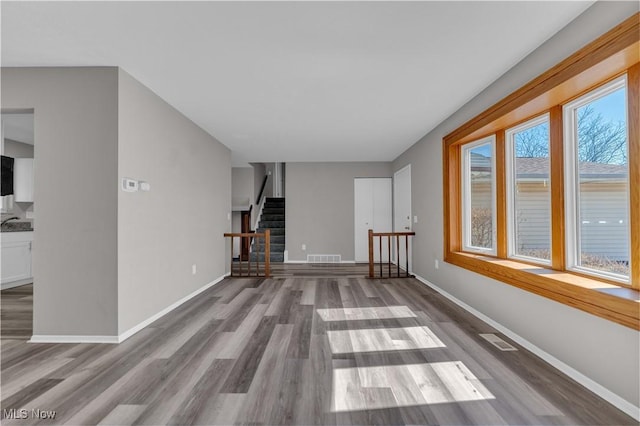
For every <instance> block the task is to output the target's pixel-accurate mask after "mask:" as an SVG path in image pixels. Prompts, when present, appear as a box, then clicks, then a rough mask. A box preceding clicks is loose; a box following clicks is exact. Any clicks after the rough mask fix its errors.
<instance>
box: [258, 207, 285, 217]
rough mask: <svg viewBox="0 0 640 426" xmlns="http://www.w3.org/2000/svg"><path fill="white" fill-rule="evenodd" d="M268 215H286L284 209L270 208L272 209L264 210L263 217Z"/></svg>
mask: <svg viewBox="0 0 640 426" xmlns="http://www.w3.org/2000/svg"><path fill="white" fill-rule="evenodd" d="M266 214H281V215H284V209H280V208H270V209H267V208H265V209H263V210H262V215H263V216H264V215H266Z"/></svg>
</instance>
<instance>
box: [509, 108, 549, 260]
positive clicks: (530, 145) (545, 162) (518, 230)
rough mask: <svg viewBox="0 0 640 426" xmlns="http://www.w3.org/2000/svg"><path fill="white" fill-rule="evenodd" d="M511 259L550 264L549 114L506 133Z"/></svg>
mask: <svg viewBox="0 0 640 426" xmlns="http://www.w3.org/2000/svg"><path fill="white" fill-rule="evenodd" d="M505 150H506V151H505V152H506V170H507V177H506V183H507V195H506V197H507V236H508V254H509V257H513V258H520V259H523V260H529V261H534V262H540V263H544V264H546V265H548V264H550V263H551V173H550V171H551V169H550V167H549V114H544V115H541V116H539V117H536V118H534V119H532V120H529V121H527V122H525V123H523V124H520V125H518V126H516V127H512V128H511V129H509V130H507V132H506V146H505Z"/></svg>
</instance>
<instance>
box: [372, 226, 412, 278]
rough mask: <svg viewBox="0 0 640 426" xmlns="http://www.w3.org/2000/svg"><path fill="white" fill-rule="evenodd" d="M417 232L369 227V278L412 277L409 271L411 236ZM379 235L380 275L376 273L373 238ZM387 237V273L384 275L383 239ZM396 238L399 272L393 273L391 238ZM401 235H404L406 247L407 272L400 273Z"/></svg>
mask: <svg viewBox="0 0 640 426" xmlns="http://www.w3.org/2000/svg"><path fill="white" fill-rule="evenodd" d="M415 235H416V233H415V232H373V229H369V278H411V277H413V275H411V274H410V273H409V237H413V236H415ZM375 237H378V250H379V252H378V253H379V258H380V259H379V260H380V262H379V266H380V275H379V276H377V277H376V275H375V263H374V257H375V256H374V243H373V239H374V238H375ZM383 237H387V268H386V269H387V275H386V276H385V275H384V270H383V267H382V265H383V262H382V239H383ZM392 237H395V239H396V256H397V258H396V266H397V268H396V269H397V272H396V274H395V275H392V273H391V265H392V262H391V238H392ZM400 237H404V249H405V259H406V265H405V273H404V275H401V274H400V248H401V247H400Z"/></svg>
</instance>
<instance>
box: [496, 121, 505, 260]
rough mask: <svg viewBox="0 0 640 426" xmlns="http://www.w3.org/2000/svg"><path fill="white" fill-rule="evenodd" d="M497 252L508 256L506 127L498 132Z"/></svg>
mask: <svg viewBox="0 0 640 426" xmlns="http://www.w3.org/2000/svg"><path fill="white" fill-rule="evenodd" d="M495 157H496V223H497V230H496V231H497V234H496V235H497V247H496V254H497V256H498V257H500V258H502V259H506V258H507V239H508V235H507V201H506V199H507V189H506V186H507V185H506V173H507V172H506V166H505V165H506V153H505V132H504V129H503V130H500V131H498V132H497V133H496V152H495Z"/></svg>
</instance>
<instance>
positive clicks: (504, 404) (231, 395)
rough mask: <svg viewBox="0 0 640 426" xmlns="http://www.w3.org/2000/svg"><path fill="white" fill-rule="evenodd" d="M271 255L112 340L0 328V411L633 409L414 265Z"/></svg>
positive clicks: (152, 421) (544, 414)
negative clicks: (443, 291) (392, 269)
mask: <svg viewBox="0 0 640 426" xmlns="http://www.w3.org/2000/svg"><path fill="white" fill-rule="evenodd" d="M279 267H280V268H282V270H281V271H280V273H279V275H277V276H275V277H273V278H271V279H226V280H224V281H222V282H221V283H219V284H218V285H216V286H214V287H213V288H211V289H209V290H207V291H205V292H203V293H202V294H200V295H199V296H197V297H196V298H194V299H192V300H190V301H189V302H187V303H185V304H183V305H182V306H180V307H178V308H177V309H176V310H174V311H172V312H171V313H169V314H168V315H166V316H164V317H163V318H161V319H159V320H158V321H156V322H154V323H153V324H152V325H150V326H149V327H147V328H145V329H143V330H142V331H140V332H139V333H137V334H135V335H134V336H132V337H130V338H129V339H128V340H126V341H125V342H123V343H121V344H119V345H104V344H103V345H100V344H32V343H27V342H26V341H25V340H21V339H18V338H10V337H11V336H4V335H3V336H2V337H3V339H2V341H1V344H2V348H1V356H2V368H1V379H2V385H1V391H2V394H1V395H2V402H1V406H2V409H3V414H2V415H3V417H4V419H3V424H20V425H23V424H34V423H38V424H148V425H158V424H229V425H231V424H262V425H267V424H269V425H271V424H273V425H279V424H296V425H310V424H330V425H333V424H358V425H365V424H376V425H385V424H393V425H396V424H420V425H424V424H454V425H471V424H481V425H494V424H495V425H498V424H500V425H502V424H510V425H542V424H549V425H583V424H590V425H627V424H628V425H632V424H637V422H636V421H634V420H633V419H632V418H630V417H628V416H626V415H625V414H624V413H622V412H621V411H619V410H617V409H616V408H614V407H613V406H611V405H610V404H608V403H607V402H605V401H604V400H602V399H600V398H599V397H597V396H595V395H594V394H593V393H591V392H589V391H587V390H586V389H584V388H583V387H581V386H580V385H578V384H577V383H575V382H573V381H572V380H571V379H569V378H568V377H567V376H565V375H563V374H562V373H560V372H559V371H557V370H555V369H554V368H552V367H550V366H549V365H548V364H546V363H545V362H543V361H541V360H540V359H539V358H537V357H535V356H534V355H532V354H531V353H529V352H527V351H526V350H524V349H523V348H521V347H519V346H518V345H517V344H515V343H514V342H510V341H509V340H508V339H507V338H505V337H504V336H500V335H499V334H498V333H496V330H494V329H492V328H491V327H490V326H488V325H486V324H484V323H483V322H481V321H479V320H478V319H476V318H475V317H473V316H472V315H470V314H468V313H467V312H465V311H464V310H462V309H460V308H459V307H457V306H456V305H454V304H452V303H450V302H449V301H447V300H446V299H444V298H443V297H442V296H440V295H439V294H437V293H435V292H434V291H432V290H431V289H430V288H428V287H426V286H425V285H423V284H421V283H420V282H418V281H416V280H414V279H394V280H368V279H365V278H363V277H362V275H363V274H362V273H361V271H360V270H359V269H357V268H360V266H355V267H352V268H351V269H349V268H348V267H346V266H342V265H341V266H339V267H338V268H331V267H325V268H319V267H313V266H309V265H305V266H300V267H293V268H287V267H284V266H279ZM305 269H306V270H307V271H306V272H305ZM2 296H3V298H4V297H5V293H4V292H3V293H2ZM12 306H15V304H7V305H5V304H4V302H3V304H2V309H3V313H2V314H3V319H4V315H5V314H6V315H7V316H8V315H10V310H11V307H12ZM5 309H7V312H5V311H4V310H5ZM2 331H3V333H4V331H5V329H4V328H2ZM482 333H496V334H498V335H499V336H500V337H502V338H503V339H504V340H506V341H508V342H509V343H510V344H511V345H513V346H514V347H516V348H517V350H516V351H508V352H502V351H500V350H499V349H497V348H496V347H495V346H493V345H492V344H490V343H489V342H488V341H487V340H485V339H484V338H482V337H481V336H480V334H482ZM23 408H24V409H26V410H29V411H27V418H26V419H20V420H18V419H10V418H7V416H8V415H7V413H8V411H5V410H9V409H17V410H20V409H23ZM32 409H39V410H43V412H41V415H42V416H44V417H46V416H47V413H49V412H51V411H54V412H55V418H54V419H42V418H40V419H39V418H35V417H33V414H34V412H32V411H31V410H32Z"/></svg>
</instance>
